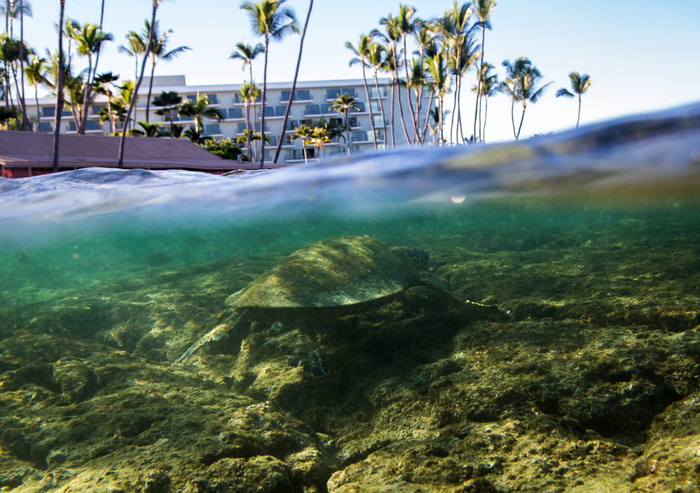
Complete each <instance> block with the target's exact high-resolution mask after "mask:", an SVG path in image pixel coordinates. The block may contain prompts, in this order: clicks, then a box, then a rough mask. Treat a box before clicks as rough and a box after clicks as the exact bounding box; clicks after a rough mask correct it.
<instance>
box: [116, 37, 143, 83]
mask: <svg viewBox="0 0 700 493" xmlns="http://www.w3.org/2000/svg"><path fill="white" fill-rule="evenodd" d="M126 40H127V41H128V42H129V46H124V45H119V51H120V52H121V53H126V54H127V55H129V56H132V57H134V80H136V79H138V78H139V56H141V55H143V54H144V53H146V43H145V41H144V40H143V39H142V38H141V35H140V34H139V33H137V32H136V31H129V32H128V33H127V34H126Z"/></svg>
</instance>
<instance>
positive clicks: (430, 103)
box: [418, 89, 435, 144]
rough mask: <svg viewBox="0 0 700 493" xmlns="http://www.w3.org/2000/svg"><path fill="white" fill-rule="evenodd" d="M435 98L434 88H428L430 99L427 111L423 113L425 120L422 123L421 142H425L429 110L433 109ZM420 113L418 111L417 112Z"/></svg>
mask: <svg viewBox="0 0 700 493" xmlns="http://www.w3.org/2000/svg"><path fill="white" fill-rule="evenodd" d="M434 98H435V90H434V89H431V90H430V99H429V100H428V111H427V112H426V113H425V122H424V123H423V133H422V138H421V144H424V143H425V136H426V135H427V134H428V122H430V112H431V111H432V110H433V99H434ZM418 113H419V114H420V112H418Z"/></svg>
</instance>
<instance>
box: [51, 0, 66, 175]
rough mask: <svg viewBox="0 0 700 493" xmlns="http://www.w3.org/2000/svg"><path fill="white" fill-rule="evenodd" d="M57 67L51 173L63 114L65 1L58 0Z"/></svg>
mask: <svg viewBox="0 0 700 493" xmlns="http://www.w3.org/2000/svg"><path fill="white" fill-rule="evenodd" d="M58 3H59V14H58V67H57V71H56V108H55V109H54V118H55V120H54V131H53V172H54V173H57V172H58V151H59V138H60V137H59V135H60V133H61V113H63V71H64V67H63V18H64V15H65V13H66V0H58Z"/></svg>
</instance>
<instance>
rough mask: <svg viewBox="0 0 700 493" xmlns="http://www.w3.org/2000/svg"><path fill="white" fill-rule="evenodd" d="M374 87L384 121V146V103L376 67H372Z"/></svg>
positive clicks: (385, 138)
mask: <svg viewBox="0 0 700 493" xmlns="http://www.w3.org/2000/svg"><path fill="white" fill-rule="evenodd" d="M374 88H375V89H376V90H377V98H379V111H380V112H381V114H382V122H383V123H384V146H386V140H387V135H386V115H385V114H384V103H383V102H382V95H381V94H379V78H378V77H377V69H376V68H375V69H374Z"/></svg>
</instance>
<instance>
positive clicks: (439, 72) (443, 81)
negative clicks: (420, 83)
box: [428, 51, 450, 144]
mask: <svg viewBox="0 0 700 493" xmlns="http://www.w3.org/2000/svg"><path fill="white" fill-rule="evenodd" d="M428 72H429V73H430V79H431V84H432V92H433V93H434V94H435V95H436V96H437V98H438V107H437V108H436V110H437V115H438V118H437V124H438V132H437V135H438V142H439V143H440V144H442V143H444V142H445V135H444V131H443V129H444V121H443V119H444V115H445V106H444V100H445V95H446V94H447V93H448V92H449V91H450V75H449V74H448V72H447V64H446V62H445V53H444V52H442V51H441V52H438V53H436V54H435V55H433V56H432V57H430V58H428Z"/></svg>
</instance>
